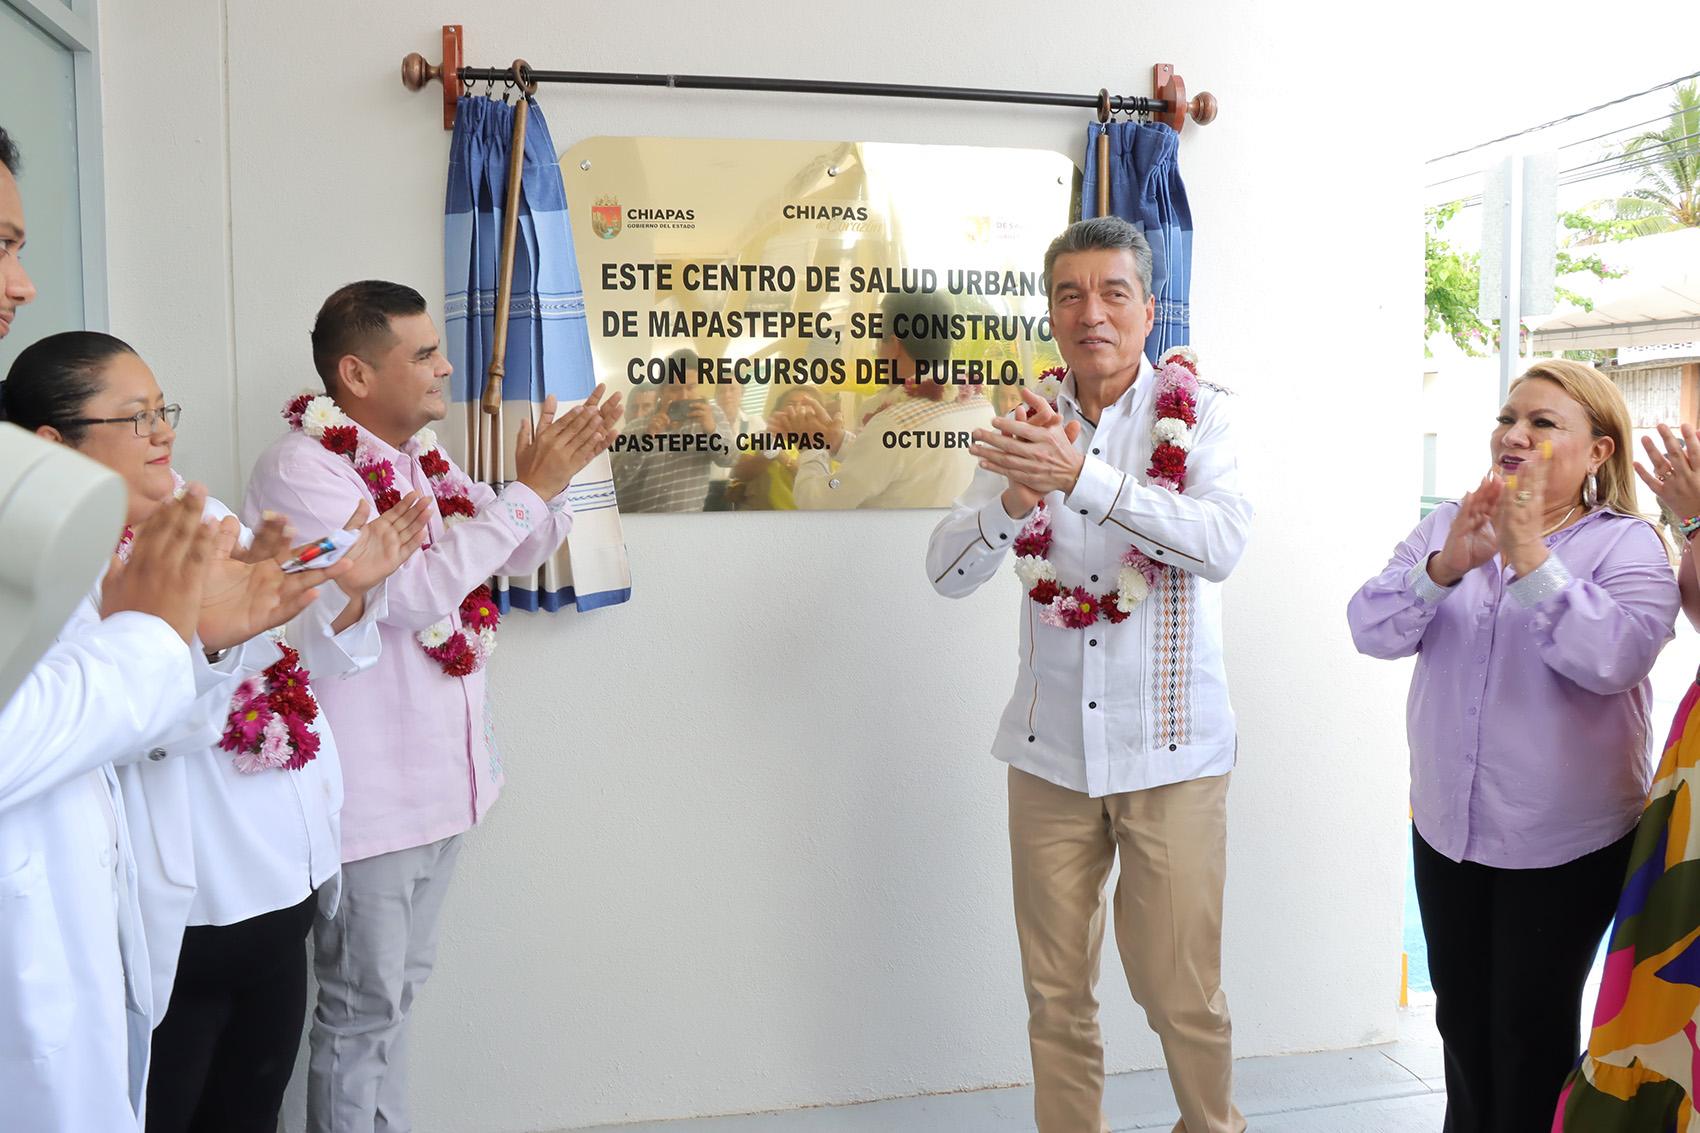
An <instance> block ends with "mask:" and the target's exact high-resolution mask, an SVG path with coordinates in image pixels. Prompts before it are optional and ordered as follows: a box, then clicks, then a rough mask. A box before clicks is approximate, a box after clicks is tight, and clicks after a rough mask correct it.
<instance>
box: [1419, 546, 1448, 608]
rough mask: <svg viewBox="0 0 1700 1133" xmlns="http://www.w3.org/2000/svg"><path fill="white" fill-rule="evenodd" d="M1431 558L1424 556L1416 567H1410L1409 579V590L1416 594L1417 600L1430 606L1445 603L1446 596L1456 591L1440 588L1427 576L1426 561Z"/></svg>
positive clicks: (1445, 587) (1444, 587)
mask: <svg viewBox="0 0 1700 1133" xmlns="http://www.w3.org/2000/svg"><path fill="white" fill-rule="evenodd" d="M1433 557H1434V556H1432V555H1430V556H1426V557H1425V558H1424V559H1423V560H1422V561H1421V562H1419V563H1418V564H1417V565H1416V566H1414V567H1412V568H1411V574H1410V579H1409V581H1410V584H1411V589H1412V590H1414V591H1415V592H1416V595H1417V598H1418V599H1419V600H1421V601H1423V602H1426V603H1428V604H1429V605H1430V606H1434V605H1438V604H1439V603H1441V602H1443V601H1445V600H1446V596H1447V595H1448V594H1450V593H1452V592H1453V591H1454V590H1456V589H1457V587H1456V586H1442V585H1441V584H1440V583H1438V582H1436V581H1435V580H1434V579H1433V578H1431V577H1430V576H1429V573H1428V561H1429V559H1430V558H1433Z"/></svg>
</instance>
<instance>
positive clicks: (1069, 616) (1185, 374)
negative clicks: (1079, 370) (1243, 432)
mask: <svg viewBox="0 0 1700 1133" xmlns="http://www.w3.org/2000/svg"><path fill="white" fill-rule="evenodd" d="M1064 373H1065V371H1063V370H1061V369H1050V370H1046V371H1045V372H1044V373H1042V374H1040V375H1039V381H1038V383H1037V391H1038V392H1039V394H1040V395H1041V396H1043V397H1045V398H1046V400H1048V401H1051V402H1052V404H1053V406H1054V404H1055V399H1056V396H1057V394H1058V393H1059V392H1061V390H1062V378H1063V376H1064ZM1197 424H1198V356H1197V355H1196V354H1194V353H1193V352H1192V350H1191V349H1190V348H1189V347H1185V346H1176V347H1174V348H1172V349H1170V350H1168V351H1166V352H1165V353H1164V354H1163V357H1162V359H1161V361H1159V363H1158V368H1157V404H1156V409H1155V418H1154V420H1153V421H1152V425H1151V442H1152V449H1151V465H1150V467H1149V468H1147V469H1146V470H1145V482H1146V483H1147V484H1150V485H1152V486H1153V487H1158V488H1167V489H1168V490H1169V491H1171V492H1174V493H1176V494H1177V495H1178V494H1179V493H1180V492H1181V491H1183V490H1184V489H1185V488H1186V471H1187V468H1186V457H1187V453H1188V452H1189V451H1190V450H1191V448H1192V430H1193V428H1194V427H1195V426H1196V425H1197ZM1051 538H1052V536H1051V514H1050V511H1049V509H1047V508H1046V507H1045V505H1044V503H1043V502H1041V503H1040V504H1039V505H1038V508H1037V509H1036V511H1035V512H1034V515H1033V518H1032V519H1030V520H1028V521H1027V524H1026V525H1025V526H1024V527H1022V529H1021V532H1020V534H1019V535H1017V536H1016V539H1015V573H1016V575H1017V576H1018V577H1019V578H1020V579H1021V585H1022V588H1023V589H1024V590H1026V591H1027V596H1028V597H1029V598H1031V599H1032V600H1033V601H1034V602H1036V603H1038V605H1039V606H1040V611H1039V619H1040V620H1041V621H1043V622H1044V623H1045V624H1046V625H1051V626H1057V627H1059V628H1066V629H1085V628H1086V627H1087V626H1089V625H1093V624H1094V623H1096V622H1097V621H1098V619H1099V618H1100V617H1102V618H1104V619H1106V620H1108V621H1109V622H1110V624H1111V625H1117V624H1120V623H1121V622H1123V621H1126V620H1127V617H1128V615H1129V614H1131V613H1133V608H1134V607H1135V606H1137V605H1139V603H1141V602H1143V601H1144V600H1145V599H1146V598H1147V597H1148V596H1149V595H1150V593H1151V587H1152V586H1153V585H1155V584H1156V582H1157V577H1158V575H1159V574H1161V573H1162V571H1163V570H1164V569H1166V568H1165V567H1164V566H1163V564H1161V563H1159V562H1157V561H1156V560H1154V559H1152V558H1151V557H1149V556H1148V555H1146V554H1145V553H1144V552H1143V551H1141V550H1139V548H1137V547H1129V548H1128V549H1127V552H1126V553H1125V554H1123V555H1122V560H1121V569H1120V570H1119V572H1118V573H1117V575H1116V588H1115V589H1114V590H1111V591H1108V592H1107V593H1104V594H1093V593H1092V592H1091V591H1089V590H1087V589H1086V588H1085V587H1084V586H1075V587H1068V588H1065V587H1064V586H1063V584H1062V582H1061V581H1060V580H1059V579H1058V577H1057V568H1056V567H1055V566H1054V565H1053V564H1052V563H1051V561H1050V556H1051ZM1169 569H1172V568H1169Z"/></svg>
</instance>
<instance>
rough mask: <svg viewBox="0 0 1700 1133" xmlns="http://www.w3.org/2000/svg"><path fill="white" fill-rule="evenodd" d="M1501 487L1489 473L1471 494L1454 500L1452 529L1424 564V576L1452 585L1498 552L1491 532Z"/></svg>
mask: <svg viewBox="0 0 1700 1133" xmlns="http://www.w3.org/2000/svg"><path fill="white" fill-rule="evenodd" d="M1504 493H1505V484H1504V483H1503V482H1501V481H1500V479H1499V478H1498V477H1497V476H1494V475H1493V474H1492V473H1489V474H1488V475H1486V476H1483V477H1482V482H1481V483H1480V484H1478V485H1476V489H1475V491H1473V492H1467V493H1465V495H1464V498H1463V499H1462V500H1459V501H1458V514H1457V515H1455V516H1453V517H1452V527H1451V529H1450V530H1448V531H1447V533H1446V542H1445V543H1444V544H1443V545H1442V546H1441V548H1440V550H1439V551H1438V552H1437V553H1436V554H1434V555H1433V556H1432V557H1431V558H1430V559H1429V563H1428V575H1429V577H1430V578H1432V579H1433V580H1434V581H1435V582H1438V583H1439V584H1440V585H1442V586H1452V585H1454V584H1455V583H1457V582H1458V580H1459V579H1461V578H1463V577H1464V576H1465V575H1466V574H1469V573H1470V572H1471V571H1473V570H1475V569H1476V568H1477V567H1479V566H1481V565H1482V564H1483V563H1485V562H1487V561H1488V560H1489V559H1491V558H1493V556H1494V554H1495V553H1497V552H1498V550H1499V536H1498V535H1497V533H1496V532H1495V531H1494V525H1493V524H1494V517H1495V516H1496V515H1498V514H1499V507H1500V497H1501V496H1502V495H1504Z"/></svg>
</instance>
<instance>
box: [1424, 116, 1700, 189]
mask: <svg viewBox="0 0 1700 1133" xmlns="http://www.w3.org/2000/svg"><path fill="white" fill-rule="evenodd" d="M1695 138H1700V131H1695V133H1691V134H1683V136H1681V138H1669V139H1661V141H1657V143H1654V145H1647V146H1640V148H1639V150H1629V151H1625V153H1613V155H1610V157H1603V158H1598V160H1595V162H1583V163H1581V165H1571V167H1569V168H1561V170H1559V172H1557V177H1559V184H1561V185H1572V184H1579V182H1584V180H1596V179H1600V177H1612V175H1617V174H1630V172H1635V170H1640V168H1647V167H1651V165H1659V163H1663V162H1674V160H1681V158H1686V157H1693V155H1695V153H1697V150H1695V148H1693V146H1690V148H1683V150H1678V148H1676V145H1678V143H1683V141H1691V139H1695ZM1486 172H1487V170H1476V172H1474V174H1459V175H1457V177H1447V179H1445V180H1436V182H1433V184H1430V185H1423V187H1425V189H1436V187H1440V185H1445V184H1450V182H1453V180H1464V179H1465V177H1479V175H1481V174H1486ZM1572 174H1584V175H1583V177H1571V175H1572ZM1566 177H1567V179H1569V180H1566ZM1479 197H1481V194H1474V197H1460V201H1464V199H1479Z"/></svg>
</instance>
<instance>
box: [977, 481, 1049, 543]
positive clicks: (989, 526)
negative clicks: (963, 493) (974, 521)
mask: <svg viewBox="0 0 1700 1133" xmlns="http://www.w3.org/2000/svg"><path fill="white" fill-rule="evenodd" d="M1038 510H1039V509H1038V508H1028V509H1027V514H1026V515H1023V516H1018V517H1016V518H1015V519H1011V518H1010V517H1009V513H1008V512H1007V511H1005V510H1004V509H1003V493H1002V492H999V493H998V494H997V495H995V496H993V497H992V498H991V500H990V502H988V503H987V504H986V505H985V506H984V507H982V508H981V509H980V510H979V511H978V512H976V513H975V515H976V517H977V518H978V520H979V524H980V538H981V539H983V540H985V543H986V546H988V547H990V548H991V549H992V550H994V551H1007V550H1009V548H1010V547H1011V546H1012V545H1014V543H1015V537H1016V536H1017V535H1019V534H1021V529H1022V528H1023V527H1026V526H1027V521H1028V520H1030V519H1032V518H1033V514H1034V512H1036V511H1038Z"/></svg>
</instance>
